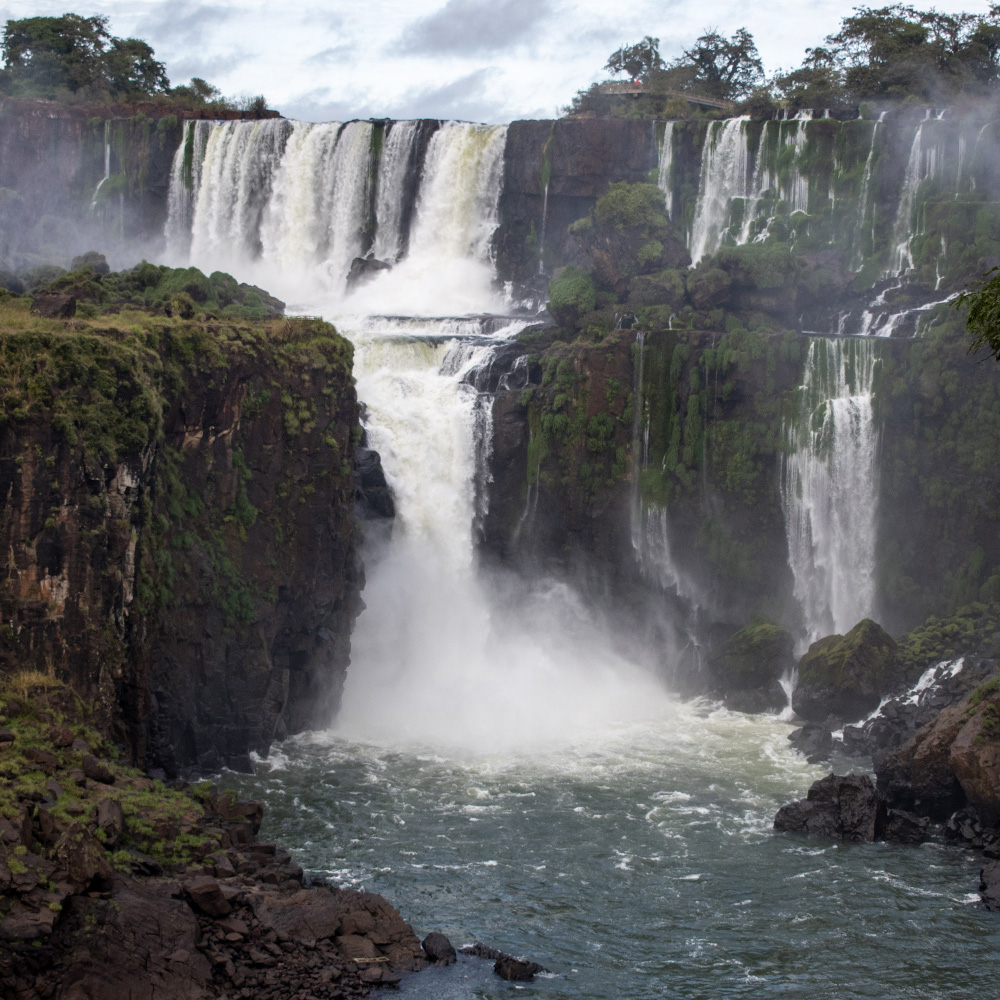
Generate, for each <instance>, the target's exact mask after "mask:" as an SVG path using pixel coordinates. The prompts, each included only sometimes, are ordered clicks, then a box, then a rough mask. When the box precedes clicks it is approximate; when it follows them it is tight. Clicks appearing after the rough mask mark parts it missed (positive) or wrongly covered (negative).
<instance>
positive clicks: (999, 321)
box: [954, 267, 1000, 361]
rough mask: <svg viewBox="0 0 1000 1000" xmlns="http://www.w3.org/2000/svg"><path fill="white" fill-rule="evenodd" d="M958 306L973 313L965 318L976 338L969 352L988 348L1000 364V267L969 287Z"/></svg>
mask: <svg viewBox="0 0 1000 1000" xmlns="http://www.w3.org/2000/svg"><path fill="white" fill-rule="evenodd" d="M990 275H993V277H992V278H991V277H990ZM954 305H955V308H956V309H965V308H968V310H969V312H968V315H967V316H966V318H965V326H966V329H967V330H968V331H969V333H970V335H971V336H972V343H971V344H970V345H969V353H970V354H974V353H975V352H976V351H978V350H979V349H980V348H983V347H986V348H988V349H989V350H990V352H991V353H992V354H993V357H994V358H996V360H997V361H1000V267H994V268H992V270H989V271H987V272H986V274H984V275H983V280H982V281H979V282H977V283H976V284H974V285H971V286H969V288H968V290H966V291H964V292H962V294H961V295H959V296H958V297H957V298H956V299H955V302H954Z"/></svg>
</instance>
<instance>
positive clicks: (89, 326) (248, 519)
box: [0, 299, 362, 775]
mask: <svg viewBox="0 0 1000 1000" xmlns="http://www.w3.org/2000/svg"><path fill="white" fill-rule="evenodd" d="M0 308H2V321H3V322H2V332H0V364H2V378H3V384H4V390H5V394H4V402H3V411H2V424H0V496H2V512H3V517H2V521H0V533H2V537H3V545H4V549H5V551H7V552H8V553H9V558H8V561H7V564H6V569H5V571H4V573H3V575H2V579H0V613H2V617H3V621H4V631H5V633H6V637H5V641H4V643H3V645H2V647H0V672H2V673H4V674H6V673H10V672H13V671H16V670H23V669H25V668H35V669H38V670H40V671H42V672H43V673H46V674H47V675H50V676H55V677H57V678H59V679H62V680H65V681H66V682H67V683H69V684H70V685H71V686H72V687H73V688H74V690H75V691H77V692H78V693H79V694H80V695H81V696H83V697H85V698H87V699H88V700H92V701H94V702H95V704H96V705H97V718H98V722H99V724H100V725H101V727H102V729H103V730H104V731H105V732H106V733H110V734H112V735H113V736H114V737H115V738H116V739H118V740H120V741H122V742H124V743H125V744H126V745H127V746H128V748H129V750H130V752H131V755H132V757H133V758H134V759H135V760H136V761H139V762H144V763H145V764H146V765H147V766H149V767H152V768H159V769H162V770H163V771H165V772H166V773H167V774H170V775H172V774H176V773H177V772H178V771H182V770H185V769H217V768H219V767H220V766H222V765H229V766H232V767H237V768H241V767H246V766H247V765H248V754H249V753H250V752H251V751H258V752H266V750H267V747H268V746H269V744H270V742H271V740H272V739H275V738H280V737H282V736H283V735H285V734H286V733H292V732H296V731H299V730H301V729H303V728H305V727H307V726H309V725H311V724H315V723H317V722H319V721H323V720H325V719H326V718H327V717H328V714H327V713H328V712H330V711H332V709H333V708H334V707H335V706H336V704H337V701H338V698H339V688H340V685H341V684H342V681H343V675H344V671H345V670H346V666H347V662H348V650H349V637H350V631H351V627H352V624H353V620H354V617H355V615H356V614H357V612H358V610H359V608H360V601H359V597H358V592H359V590H360V587H361V583H362V574H361V570H360V567H359V564H358V560H357V553H356V524H355V519H354V514H353V502H354V483H353V479H352V459H353V451H354V446H355V444H356V442H357V439H358V434H359V427H358V405H357V401H356V397H355V393H354V388H353V381H352V378H351V372H350V369H351V347H350V345H349V344H348V343H347V342H346V341H344V340H342V339H341V338H340V337H339V336H338V335H337V334H336V332H335V331H334V330H333V328H332V327H330V326H329V325H327V324H325V323H322V322H320V321H315V320H285V319H277V320H270V321H260V322H250V321H238V320H230V321H207V320H204V319H203V320H202V321H200V322H199V321H198V320H197V319H193V320H180V319H178V318H176V317H175V318H173V319H171V318H169V317H167V316H162V315H160V316H153V315H149V314H144V313H141V312H136V311H127V312H124V313H120V314H118V315H111V316H108V315H104V316H98V317H96V318H94V319H92V320H85V319H74V320H68V321H59V320H44V319H40V318H38V317H35V316H32V315H30V314H29V312H28V303H27V301H26V300H19V299H7V300H5V301H4V302H3V303H2V306H0Z"/></svg>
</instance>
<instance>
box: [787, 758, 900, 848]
mask: <svg viewBox="0 0 1000 1000" xmlns="http://www.w3.org/2000/svg"><path fill="white" fill-rule="evenodd" d="M885 820H886V815H885V804H884V802H883V801H882V799H881V798H880V797H879V795H878V793H877V792H876V791H875V786H874V785H873V784H872V780H871V778H869V777H868V776H867V775H859V774H829V775H827V776H826V777H825V778H821V779H820V780H819V781H816V782H813V784H812V787H810V789H809V792H808V793H807V795H806V797H805V798H804V799H799V800H798V801H797V802H790V803H788V804H787V805H784V806H782V807H781V808H780V809H779V810H778V815H777V816H775V818H774V828H775V830H780V831H783V832H786V833H808V834H813V835H815V836H819V837H828V838H830V839H832V840H846V841H852V842H857V841H870V840H876V839H878V838H879V837H880V836H881V835H882V831H883V830H884V828H885Z"/></svg>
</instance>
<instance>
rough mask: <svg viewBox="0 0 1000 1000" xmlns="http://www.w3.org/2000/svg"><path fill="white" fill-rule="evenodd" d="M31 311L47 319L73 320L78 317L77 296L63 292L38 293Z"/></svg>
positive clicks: (32, 302)
mask: <svg viewBox="0 0 1000 1000" xmlns="http://www.w3.org/2000/svg"><path fill="white" fill-rule="evenodd" d="M31 311H32V312H33V313H37V314H38V315H39V316H44V317H45V318H46V319H72V318H73V317H74V316H75V315H76V296H75V295H64V294H62V293H61V292H36V293H35V295H34V296H33V298H32V300H31Z"/></svg>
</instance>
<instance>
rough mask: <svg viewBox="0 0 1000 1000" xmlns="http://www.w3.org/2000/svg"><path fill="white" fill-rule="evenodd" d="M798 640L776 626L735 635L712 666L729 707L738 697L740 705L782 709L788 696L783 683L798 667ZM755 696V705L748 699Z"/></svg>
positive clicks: (758, 626) (756, 625)
mask: <svg viewBox="0 0 1000 1000" xmlns="http://www.w3.org/2000/svg"><path fill="white" fill-rule="evenodd" d="M793 646H794V640H793V639H792V635H791V633H790V632H789V631H788V629H785V628H782V627H781V626H780V625H775V624H774V623H773V622H767V621H756V622H752V623H751V624H750V625H747V626H746V627H745V628H741V629H740V630H739V631H738V632H736V633H734V634H733V635H731V636H730V637H729V638H728V639H727V640H726V642H725V643H724V644H723V646H722V648H721V649H720V650H719V652H718V653H717V654H716V655H715V656H713V657H712V658H711V660H710V661H709V666H710V668H711V671H712V674H713V676H714V678H715V684H716V687H717V688H718V690H719V691H720V693H721V694H722V695H723V697H725V698H726V700H727V703H728V702H729V700H730V698H731V697H735V699H736V701H737V702H738V703H739V704H736V705H733V706H732V707H738V708H743V707H744V705H745V704H746V707H748V708H752V709H756V710H757V711H761V710H764V709H767V708H780V707H782V706H783V705H784V704H785V693H784V691H783V690H782V688H781V685H780V683H779V680H780V678H781V676H782V674H784V673H785V672H786V671H790V670H791V669H792V667H794V666H795V657H794V655H793V652H792V650H793ZM748 695H752V696H754V698H753V702H752V704H749V703H747V696H748Z"/></svg>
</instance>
